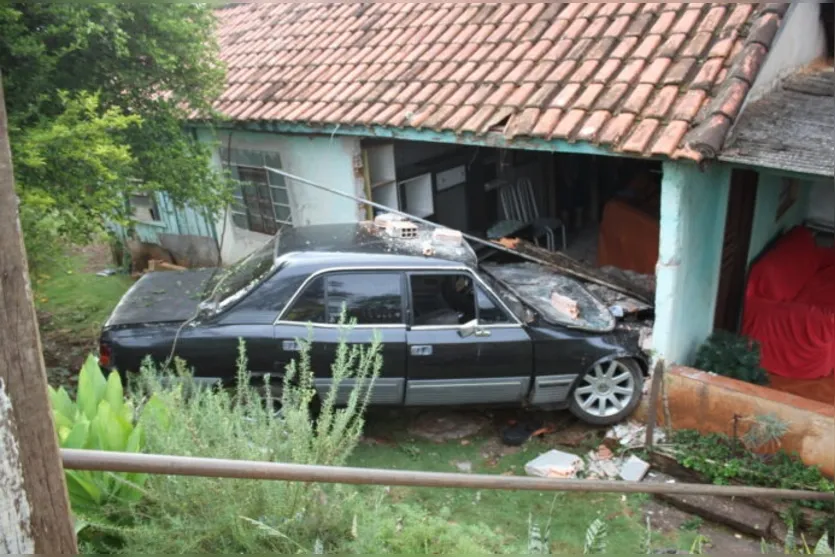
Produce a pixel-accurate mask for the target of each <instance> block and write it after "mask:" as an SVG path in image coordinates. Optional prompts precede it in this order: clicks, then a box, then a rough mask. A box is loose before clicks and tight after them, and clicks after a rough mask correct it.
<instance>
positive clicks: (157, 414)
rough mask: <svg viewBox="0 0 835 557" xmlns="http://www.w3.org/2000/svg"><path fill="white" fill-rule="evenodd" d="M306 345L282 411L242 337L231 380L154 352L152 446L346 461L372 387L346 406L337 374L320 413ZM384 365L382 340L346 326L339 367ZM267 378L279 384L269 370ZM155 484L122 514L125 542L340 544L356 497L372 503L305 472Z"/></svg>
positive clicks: (144, 388)
mask: <svg viewBox="0 0 835 557" xmlns="http://www.w3.org/2000/svg"><path fill="white" fill-rule="evenodd" d="M345 330H346V329H343V333H344V332H345ZM300 346H301V352H300V355H299V358H298V360H297V361H295V362H293V364H291V365H290V366H289V367H288V370H287V374H286V376H285V380H284V384H283V389H282V395H281V410H280V412H276V411H275V409H274V408H273V406H272V404H271V403H270V402H266V403H265V397H264V396H263V391H262V390H261V388H259V387H258V386H256V385H253V384H252V383H251V381H250V375H249V372H248V370H247V358H246V351H245V348H244V346H243V343H241V345H240V349H239V358H238V372H237V381H236V385H235V387H234V388H231V389H222V388H205V387H199V386H198V385H197V384H196V383H195V382H194V381H193V377H192V375H191V373H190V371H189V370H188V369H187V368H186V365H185V363H184V362H182V361H177V362H176V363H175V369H174V370H171V371H170V372H169V371H162V372H160V371H158V370H156V369H154V367H153V365H151V363H150V362H146V365H145V366H144V369H143V370H142V374H141V379H140V384H139V386H138V389H137V391H136V401H137V404H138V405H140V406H142V407H143V411H144V415H143V422H142V424H143V427H145V428H146V431H147V439H148V442H147V449H148V451H149V452H151V453H156V454H171V455H183V456H195V457H209V458H227V459H239V460H256V461H268V462H290V463H298V464H320V465H340V464H343V463H344V462H345V459H346V458H347V457H348V456H349V455H350V453H351V451H352V450H353V448H354V447H355V446H356V444H357V442H358V440H359V438H360V435H361V431H362V427H363V419H364V411H365V408H366V406H367V403H368V397H369V395H370V389H354V392H353V393H352V395H351V397H350V400H349V401H348V404H347V406H346V407H344V408H336V407H335V405H334V400H335V395H336V385H337V382H336V381H335V382H334V387H333V388H332V389H331V391H330V393H329V394H328V395H327V396H325V397H323V400H322V404H321V411H320V413H319V415H318V417H317V419H316V420H315V421H314V420H313V419H312V416H311V410H310V406H311V402H312V400H313V399H314V397H315V394H316V393H315V390H314V388H313V370H312V369H311V366H310V345H309V343H307V342H300ZM381 365H382V359H381V356H380V346H379V342H378V341H375V342H374V343H372V345H370V346H368V347H362V346H349V345H347V343H346V342H345V339H344V336H343V338H342V341H341V343H340V347H339V349H338V351H337V357H336V360H335V362H334V363H333V368H332V371H333V376H334V378H335V379H346V378H351V379H356V380H357V381H358V383H363V382H365V383H369V384H373V382H374V380H375V379H376V377H377V375H378V374H379V370H380V367H381ZM266 382H267V386H266V388H267V389H269V378H267V379H266ZM151 397H153V398H151ZM150 400H154V401H156V403H155V404H154V405H153V406H152V407H149V403H145V401H150ZM145 492H146V497H145V499H144V500H143V501H142V502H141V503H140V504H139V505H137V506H136V507H135V508H133V509H132V512H131V516H130V518H129V519H128V520H126V521H124V522H123V523H121V524H119V534H120V537H121V538H122V547H120V550H122V551H125V552H128V553H200V552H212V553H239V552H247V553H256V552H257V553H260V552H282V553H283V552H290V553H296V552H298V551H300V550H303V551H304V552H309V551H310V550H311V548H313V547H314V545H315V543H316V540H318V543H319V544H321V545H322V547H323V548H329V549H330V548H332V547H339V546H341V545H342V544H344V543H346V541H347V540H350V539H351V536H350V531H351V527H352V525H351V514H350V513H348V512H346V509H357V508H361V507H362V505H363V503H362V501H360V499H359V497H358V495H357V492H356V490H354V489H352V488H349V487H346V486H340V485H317V484H305V483H295V482H292V483H291V482H277V481H271V482H256V481H251V480H250V481H248V480H229V479H212V478H197V477H175V476H163V475H155V476H151V477H150V478H149V479H148V482H147V484H146V487H145ZM97 549H98V550H101V549H102V548H97Z"/></svg>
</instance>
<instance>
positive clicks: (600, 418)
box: [569, 359, 644, 425]
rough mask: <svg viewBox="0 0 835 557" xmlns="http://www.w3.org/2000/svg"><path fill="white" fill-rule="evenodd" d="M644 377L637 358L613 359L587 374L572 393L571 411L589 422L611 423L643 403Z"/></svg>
mask: <svg viewBox="0 0 835 557" xmlns="http://www.w3.org/2000/svg"><path fill="white" fill-rule="evenodd" d="M643 385H644V376H643V374H642V373H641V368H640V367H639V366H638V364H637V362H635V361H634V360H625V359H624V360H610V361H608V362H602V363H599V364H597V365H595V366H594V367H593V368H591V369H590V370H588V371H587V372H586V374H585V375H583V376H582V377H581V378H580V380H579V382H578V383H577V386H576V387H575V389H574V392H573V393H572V394H571V405H570V407H569V408H570V410H571V413H572V414H574V415H575V416H577V417H578V418H580V419H581V420H583V421H584V422H586V423H589V424H593V425H611V424H615V423H617V422H620V421H621V420H623V419H624V418H626V417H628V416H629V415H630V414H632V412H634V411H635V408H637V407H638V404H639V403H640V402H641V393H642V391H643Z"/></svg>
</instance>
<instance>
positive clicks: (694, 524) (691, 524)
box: [681, 516, 704, 532]
mask: <svg viewBox="0 0 835 557" xmlns="http://www.w3.org/2000/svg"><path fill="white" fill-rule="evenodd" d="M703 524H704V520H703V519H702V517H700V516H691V517H690V518H688V519H687V520H685V521H684V522H683V523H682V525H681V529H682V530H687V531H690V532H696V531H698V530H699V529H700V528H701V527H702V525H703Z"/></svg>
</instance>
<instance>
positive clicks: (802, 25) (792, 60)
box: [747, 2, 826, 102]
mask: <svg viewBox="0 0 835 557" xmlns="http://www.w3.org/2000/svg"><path fill="white" fill-rule="evenodd" d="M825 53H826V36H825V34H824V31H823V25H822V24H821V21H820V5H819V4H818V2H792V5H791V7H790V8H789V11H788V12H786V16H785V20H784V21H783V24H782V26H781V27H780V30H779V31H778V34H777V37H775V39H774V43H773V44H772V45H771V49H770V50H769V53H768V57H767V58H766V62H765V64H764V65H763V67H762V69H761V70H760V73H759V75H758V76H757V79H756V80H755V81H754V85H753V86H752V87H751V93H750V94H749V95H748V98H747V102H752V101H754V100H756V99H758V98H760V97H762V96H763V95H765V94H767V93H768V92H769V91H771V90H772V89H773V88H774V87H775V86H776V85H777V83H779V82H780V80H781V79H782V78H784V77H786V76H787V75H789V74H791V73H793V72H794V71H795V70H797V69H798V68H801V67H803V66H805V65H806V64H808V63H809V62H811V61H813V60H815V59H816V58H818V57H819V56H822V55H823V54H825Z"/></svg>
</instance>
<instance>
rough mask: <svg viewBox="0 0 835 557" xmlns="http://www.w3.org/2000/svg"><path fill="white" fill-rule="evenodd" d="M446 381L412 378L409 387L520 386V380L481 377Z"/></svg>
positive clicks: (417, 388) (418, 388) (416, 388)
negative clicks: (495, 379) (484, 379)
mask: <svg viewBox="0 0 835 557" xmlns="http://www.w3.org/2000/svg"><path fill="white" fill-rule="evenodd" d="M446 381H448V380H447V379H440V380H432V379H426V380H422V379H417V380H415V379H412V380H410V381H409V388H410V389H412V390H416V391H417V390H421V389H437V388H438V387H443V388H445V389H460V388H464V387H467V388H470V389H472V388H473V387H479V388H483V387H518V386H519V384H520V382H519V381H482V380H480V379H473V382H472V383H447V382H446ZM430 382H431V383H430ZM424 383H426V384H424Z"/></svg>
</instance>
